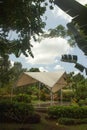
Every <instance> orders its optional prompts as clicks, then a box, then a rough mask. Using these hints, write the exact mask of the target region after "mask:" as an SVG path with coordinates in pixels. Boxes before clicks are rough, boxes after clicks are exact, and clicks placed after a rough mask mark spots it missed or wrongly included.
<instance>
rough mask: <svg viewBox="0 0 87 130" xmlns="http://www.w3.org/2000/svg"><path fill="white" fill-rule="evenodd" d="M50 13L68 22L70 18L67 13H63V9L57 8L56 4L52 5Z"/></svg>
mask: <svg viewBox="0 0 87 130" xmlns="http://www.w3.org/2000/svg"><path fill="white" fill-rule="evenodd" d="M52 13H53V14H54V16H55V17H60V18H62V19H64V20H66V21H67V22H70V21H71V20H72V17H70V16H69V15H68V14H67V13H65V12H64V11H63V10H61V9H60V8H58V6H54V9H53V10H52Z"/></svg>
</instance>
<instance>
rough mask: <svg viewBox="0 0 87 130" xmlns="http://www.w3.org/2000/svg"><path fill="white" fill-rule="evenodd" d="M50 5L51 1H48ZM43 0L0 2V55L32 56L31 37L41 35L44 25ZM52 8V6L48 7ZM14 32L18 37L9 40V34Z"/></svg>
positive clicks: (9, 0) (45, 4)
mask: <svg viewBox="0 0 87 130" xmlns="http://www.w3.org/2000/svg"><path fill="white" fill-rule="evenodd" d="M49 2H50V3H52V0H49ZM47 5H48V4H47V2H45V0H7V1H6V0H2V1H0V55H1V56H3V55H4V54H6V53H7V54H11V53H14V54H15V55H16V56H17V57H19V56H20V54H21V53H23V54H24V55H25V56H28V55H30V56H32V57H33V54H32V51H31V47H32V45H31V43H30V38H31V36H33V37H34V39H35V36H34V35H35V34H38V35H39V33H42V32H43V30H42V29H43V28H44V26H45V23H44V22H43V21H42V17H41V16H42V15H43V14H44V13H45V11H46V6H47ZM50 8H52V6H50ZM12 31H15V32H16V34H17V35H18V37H17V38H16V39H13V40H11V39H9V33H11V32H12Z"/></svg>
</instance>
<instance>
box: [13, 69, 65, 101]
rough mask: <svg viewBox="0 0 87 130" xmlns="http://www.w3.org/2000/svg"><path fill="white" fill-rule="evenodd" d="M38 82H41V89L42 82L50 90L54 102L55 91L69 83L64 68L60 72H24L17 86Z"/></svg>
mask: <svg viewBox="0 0 87 130" xmlns="http://www.w3.org/2000/svg"><path fill="white" fill-rule="evenodd" d="M36 82H38V83H39V91H40V85H41V83H42V84H44V85H45V86H46V87H47V88H48V89H49V90H50V92H51V103H52V100H53V93H55V92H57V91H58V90H60V89H62V88H63V87H65V86H66V84H67V82H66V72H65V71H63V70H61V71H58V72H24V73H23V74H22V75H20V76H19V78H18V80H17V82H16V87H21V86H24V87H25V86H27V85H30V84H34V83H36ZM39 100H40V99H39Z"/></svg>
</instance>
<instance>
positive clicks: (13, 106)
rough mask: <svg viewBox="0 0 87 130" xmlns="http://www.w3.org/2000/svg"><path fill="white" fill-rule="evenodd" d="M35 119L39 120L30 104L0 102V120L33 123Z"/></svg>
mask: <svg viewBox="0 0 87 130" xmlns="http://www.w3.org/2000/svg"><path fill="white" fill-rule="evenodd" d="M35 119H36V120H35ZM33 120H34V121H33ZM35 121H36V123H37V122H39V121H40V117H39V116H38V117H37V115H36V116H35V112H34V108H33V106H32V104H26V103H23V102H22V103H18V102H5V101H2V102H0V122H17V123H31V122H32V123H33V122H34V123H35Z"/></svg>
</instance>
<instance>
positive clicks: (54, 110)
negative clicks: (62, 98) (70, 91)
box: [48, 106, 87, 119]
mask: <svg viewBox="0 0 87 130" xmlns="http://www.w3.org/2000/svg"><path fill="white" fill-rule="evenodd" d="M48 115H49V117H50V118H55V119H58V118H60V117H65V118H66V117H67V118H87V107H86V106H85V107H79V106H52V107H50V108H49V109H48Z"/></svg>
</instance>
